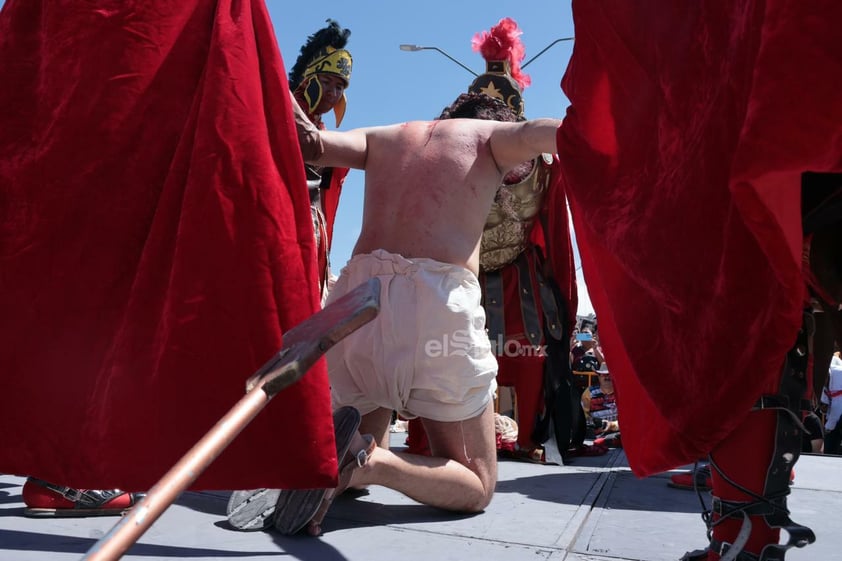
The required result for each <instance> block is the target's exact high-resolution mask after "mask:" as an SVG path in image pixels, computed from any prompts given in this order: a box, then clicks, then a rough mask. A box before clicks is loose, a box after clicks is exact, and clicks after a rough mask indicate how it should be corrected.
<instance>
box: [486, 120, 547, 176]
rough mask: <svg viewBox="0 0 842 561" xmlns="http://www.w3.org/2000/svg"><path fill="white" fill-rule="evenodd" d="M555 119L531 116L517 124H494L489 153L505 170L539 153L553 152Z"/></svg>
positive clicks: (502, 170) (501, 169) (502, 169)
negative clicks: (532, 118)
mask: <svg viewBox="0 0 842 561" xmlns="http://www.w3.org/2000/svg"><path fill="white" fill-rule="evenodd" d="M560 126H561V120H559V119H534V120H531V121H524V122H521V123H496V124H495V127H496V128H495V130H494V132H493V133H492V135H491V152H492V154H493V155H494V159H495V161H496V162H497V165H498V166H499V168H500V171H501V172H503V173H505V172H507V171H509V170H510V169H512V168H513V167H515V166H517V165H518V164H520V163H522V162H525V161H526V160H531V159H532V158H535V157H537V156H538V155H539V154H542V153H547V154H555V153H556V152H557V151H558V149H557V148H556V133H557V131H558V127H560Z"/></svg>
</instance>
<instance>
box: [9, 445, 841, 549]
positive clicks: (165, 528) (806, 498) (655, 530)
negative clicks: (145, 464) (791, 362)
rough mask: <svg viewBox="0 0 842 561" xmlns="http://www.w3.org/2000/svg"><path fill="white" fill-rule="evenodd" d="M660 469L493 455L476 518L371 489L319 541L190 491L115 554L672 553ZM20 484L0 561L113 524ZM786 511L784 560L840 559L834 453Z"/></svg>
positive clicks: (675, 497)
mask: <svg viewBox="0 0 842 561" xmlns="http://www.w3.org/2000/svg"><path fill="white" fill-rule="evenodd" d="M403 437H404V435H402V434H400V433H398V434H395V435H394V437H393V442H394V443H395V444H397V445H399V444H401V443H402V441H403ZM688 467H689V466H688ZM668 475H669V474H666V473H665V474H660V475H658V476H655V477H650V478H647V479H638V478H636V477H635V476H634V475H633V474H632V473H631V471H630V470H629V468H628V464H627V462H626V457H625V455H624V454H623V452H622V451H621V450H613V451H611V452H609V453H608V454H607V455H605V456H601V457H597V458H577V459H576V460H575V461H574V462H573V463H572V464H570V465H566V466H553V465H536V464H530V463H523V462H515V461H506V460H503V461H501V462H500V477H499V483H498V485H497V494H496V496H495V498H494V500H493V502H492V503H491V506H490V507H489V508H488V509H487V510H486V511H485V512H484V513H482V514H479V515H475V516H455V515H451V514H447V513H443V512H441V511H438V510H435V509H432V508H429V507H425V506H423V505H419V504H417V503H415V502H413V501H411V500H409V499H407V498H405V497H403V496H401V495H399V494H397V493H395V492H393V491H390V490H388V489H383V488H379V487H377V488H373V489H371V490H370V491H369V492H368V494H364V495H361V496H357V497H353V498H352V497H340V498H339V499H337V501H336V503H335V504H334V506H333V508H332V510H331V511H330V513H329V515H328V518H327V520H326V522H325V526H324V527H325V533H324V535H323V536H322V537H320V538H309V537H306V536H296V537H292V538H289V537H283V536H280V535H277V534H274V533H271V532H256V533H243V532H236V531H233V530H231V529H230V528H229V527H228V524H227V522H226V519H225V505H226V501H227V498H228V493H225V492H203V493H194V492H190V493H185V494H184V495H183V496H182V497H181V498H180V499H179V500H178V501H177V502H176V504H175V505H173V506H172V507H170V509H169V510H167V512H165V513H164V515H163V516H162V517H161V518H160V519H159V520H158V521H157V522H156V523H155V525H154V526H152V528H151V529H150V530H149V531H148V532H147V533H146V534H145V535H144V536H143V537H142V538H141V539H140V541H139V542H138V543H137V544H136V545H135V546H134V547H132V549H131V550H130V551H129V552H128V554H127V555H126V556H125V557H124V559H132V560H143V561H152V560H156V559H162V560H164V559H191V560H195V561H201V560H209V559H228V560H236V559H242V560H244V561H256V560H269V559H272V560H278V561H292V560H297V559H300V560H306V561H346V560H347V561H363V560H365V561H387V560H388V561H394V560H396V559H397V560H400V561H448V560H459V561H461V560H465V559H478V560H479V559H481V560H483V561H497V560H503V559H506V560H528V561H533V560H551V561H561V560H569V561H609V560H612V561H623V560H629V561H630V560H635V561H638V560H640V561H643V560H645V561H662V560H663V561H675V560H677V559H679V558H680V557H681V556H682V555H683V554H684V552H685V551H687V550H692V549H696V548H699V547H702V546H703V545H704V542H705V529H704V525H703V523H702V521H701V518H700V516H699V512H700V504H699V499H698V498H697V497H696V495H695V493H693V492H690V491H681V490H677V489H672V488H670V487H667V485H666V482H667V479H668ZM23 481H24V480H23V478H20V477H14V476H8V475H0V559H2V560H10V561H11V560H14V561H29V560H44V559H47V560H51V559H56V560H67V559H79V558H80V557H81V556H82V555H83V554H84V553H85V552H86V551H87V550H88V548H89V547H91V545H93V544H94V543H95V541H96V540H97V539H98V538H99V537H101V536H102V535H103V534H104V533H105V532H107V531H108V530H109V529H110V528H111V527H112V526H113V525H114V523H115V518H82V519H68V518H65V519H47V520H44V519H40V520H39V519H29V518H24V517H23V516H22V512H23V503H22V501H21V495H20V493H21V485H22V484H23ZM790 509H791V510H792V518H793V520H795V521H797V522H800V523H802V524H806V525H808V526H810V527H812V528H813V529H814V531H815V532H816V535H817V536H818V541H817V543H816V544H814V545H812V546H809V547H807V548H805V549H802V550H791V552H790V553H789V554H788V555H787V560H796V561H797V560H817V559H821V560H833V559H842V537H840V527H842V524H840V522H839V516H840V513H842V458H839V457H835V458H833V457H823V456H803V457H802V459H801V460H800V461H799V462H798V465H797V467H796V481H795V485H794V486H793V490H792V496H791V498H790Z"/></svg>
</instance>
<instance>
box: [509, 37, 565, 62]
mask: <svg viewBox="0 0 842 561" xmlns="http://www.w3.org/2000/svg"><path fill="white" fill-rule="evenodd" d="M573 39H574V37H563V38H561V39H556V40H555V41H553V42H552V43H550V44H549V45H547V46H546V47H544V48H543V49H542V50H541V52H540V53H538V54H537V55H535V56H534V57H532V58H530V59H529V60H527V61H526V62H524V63H523V64H521V65H520V67H521V69H523V68H526V67H527V66H529V64H530V63H531V62H532V61H533V60H535V59H536V58H538V57H539V56H541V55H542V54H544V53H545V52H547V51H548V50H549V48H550V47H552V46H553V45H555V44H556V43H561V42H562V41H572V40H573Z"/></svg>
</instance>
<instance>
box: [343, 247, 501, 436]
mask: <svg viewBox="0 0 842 561" xmlns="http://www.w3.org/2000/svg"><path fill="white" fill-rule="evenodd" d="M373 277H377V278H379V279H380V312H379V313H378V314H377V317H375V318H374V319H373V320H372V321H371V322H369V323H367V324H365V325H363V326H362V327H361V328H360V329H358V330H357V331H355V332H354V333H352V334H351V335H349V336H347V337H345V338H344V339H342V340H341V341H340V342H339V343H337V344H336V345H335V346H334V347H332V348H331V349H330V350H328V352H327V361H328V376H329V377H330V384H331V395H332V399H333V406H334V408H336V407H340V406H344V405H350V406H353V407H356V408H357V409H358V410H359V411H360V413H362V414H363V415H365V414H367V413H370V412H372V411H374V410H375V409H377V408H380V407H384V408H387V409H392V410H395V411H397V412H398V413H400V414H401V416H403V417H404V418H407V419H412V418H415V417H423V418H426V419H432V420H434V421H445V422H455V421H463V420H466V419H471V418H473V417H476V416H477V415H479V414H480V413H482V412H483V410H484V409H485V408H486V406H487V405H488V402H489V401H490V400H491V399H492V398H493V396H494V392H495V391H496V389H497V382H496V376H497V359H496V358H495V356H494V354H493V353H492V352H491V344H490V342H489V340H488V335H487V334H486V331H485V310H483V308H482V306H481V304H480V300H481V292H480V286H479V282H478V281H477V277H476V275H474V274H473V273H472V272H471V271H469V270H468V269H465V268H464V267H460V266H457V265H451V264H448V263H441V262H439V261H435V260H433V259H406V258H404V257H401V256H400V255H396V254H392V253H388V252H386V251H383V250H376V251H374V252H372V253H370V254H363V255H355V256H354V257H353V258H352V259H351V260H350V261H349V262H348V264H347V265H346V266H345V267H344V268H343V269H342V272H341V274H340V275H339V280H337V281H336V285H335V286H334V287H333V290H332V291H331V293H330V296H329V297H328V303H330V302H332V301H333V300H335V299H337V298H339V297H340V296H342V295H344V294H346V293H347V292H349V291H350V290H352V289H354V288H355V287H357V286H359V285H360V284H362V283H363V282H366V281H367V280H368V279H370V278H373Z"/></svg>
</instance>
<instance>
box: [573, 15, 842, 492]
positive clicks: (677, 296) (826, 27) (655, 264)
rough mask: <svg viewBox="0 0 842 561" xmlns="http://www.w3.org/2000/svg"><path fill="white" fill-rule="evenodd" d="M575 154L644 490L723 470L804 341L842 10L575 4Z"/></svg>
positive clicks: (841, 77) (584, 235)
mask: <svg viewBox="0 0 842 561" xmlns="http://www.w3.org/2000/svg"><path fill="white" fill-rule="evenodd" d="M573 13H574V22H575V25H576V44H575V48H574V52H573V57H572V59H571V62H570V65H569V67H568V70H567V73H566V75H565V77H564V80H563V82H562V86H563V89H564V91H565V92H566V94H567V96H568V98H569V99H570V101H571V107H570V109H569V110H568V114H567V118H566V120H565V121H564V124H563V126H562V127H561V129H560V132H559V139H558V140H559V153H560V154H561V157H562V163H563V166H564V172H565V175H564V178H565V180H566V182H567V189H568V195H569V197H570V199H571V207H572V209H573V217H574V222H575V225H576V232H577V238H578V241H579V246H580V249H581V251H582V262H583V265H584V272H585V279H586V281H587V283H588V290H589V293H590V296H591V300H592V301H593V303H594V308H595V310H596V312H597V315H598V318H599V330H600V337H601V341H602V343H603V346H604V349H605V353H606V357H607V360H608V363H609V365H610V366H611V371H612V373H613V374H614V380H615V384H616V388H617V393H618V397H619V400H620V401H619V404H620V415H621V423H622V430H623V443H624V446H625V449H626V452H627V454H628V457H629V461H630V464H631V466H632V468H633V469H634V471H635V473H637V474H638V475H641V476H643V475H648V474H652V473H655V472H659V471H662V470H665V469H669V468H672V467H675V466H677V465H680V464H683V463H687V462H691V461H694V460H696V459H698V458H700V457H702V456H704V455H705V454H707V453H708V452H709V451H710V450H711V449H712V448H713V447H714V445H715V444H716V443H718V442H720V441H721V440H723V439H724V438H725V437H726V436H727V435H728V434H729V433H730V432H731V431H732V430H733V429H734V428H735V427H736V426H737V425H738V424H739V423H741V422H742V420H743V419H744V417H745V415H746V414H748V411H749V409H750V408H751V406H752V404H753V403H754V402H755V400H756V399H757V398H758V396H759V395H760V394H761V393H764V392H772V391H775V389H776V388H775V386H776V384H777V382H776V380H777V378H778V375H779V372H780V367H781V363H782V360H783V356H784V354H785V352H786V351H787V350H788V349H789V348H790V347H791V346H792V344H793V343H794V341H795V335H796V333H797V331H798V329H799V327H800V324H801V305H802V302H803V296H804V287H803V282H802V277H801V217H800V174H801V172H803V171H806V170H812V171H834V170H835V171H839V170H840V169H841V168H842V165H841V164H840V155H842V97H840V96H842V93H840V92H842V50H840V48H839V30H838V22H839V21H842V4H840V3H839V2H838V1H835V0H827V1H822V2H820V1H816V2H802V1H801V0H791V1H786V0H764V1H760V0H757V1H753V0H746V1H741V2H733V1H732V0H715V1H709V2H694V3H675V2H668V1H663V2H648V3H644V4H640V3H634V4H632V3H628V4H624V3H611V7H610V8H606V4H605V3H603V2H591V1H590V0H574V3H573Z"/></svg>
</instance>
